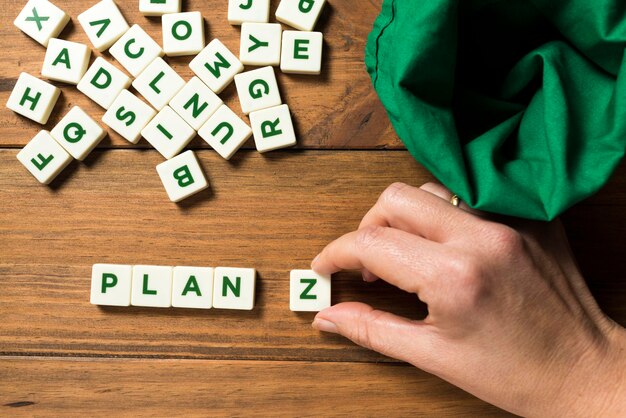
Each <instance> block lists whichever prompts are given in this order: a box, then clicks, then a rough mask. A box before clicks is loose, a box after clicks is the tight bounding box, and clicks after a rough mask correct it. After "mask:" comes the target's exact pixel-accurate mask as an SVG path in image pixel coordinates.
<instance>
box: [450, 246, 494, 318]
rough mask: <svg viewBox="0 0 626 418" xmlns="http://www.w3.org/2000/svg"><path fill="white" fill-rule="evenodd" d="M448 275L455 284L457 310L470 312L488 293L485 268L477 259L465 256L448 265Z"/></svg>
mask: <svg viewBox="0 0 626 418" xmlns="http://www.w3.org/2000/svg"><path fill="white" fill-rule="evenodd" d="M448 268H449V270H448V273H449V274H450V277H452V278H453V280H454V283H455V286H454V287H455V289H454V292H455V294H456V297H455V298H454V299H455V300H456V301H455V304H456V305H457V308H458V309H461V310H462V311H465V310H469V311H470V312H471V311H473V310H475V309H476V307H478V306H480V305H481V303H482V302H483V300H484V298H485V296H486V295H487V293H488V292H489V288H490V287H489V284H488V276H487V275H486V274H485V267H484V265H483V263H481V262H480V261H479V260H478V259H477V258H475V257H472V256H465V257H461V258H458V259H455V260H453V261H451V262H450V263H449V264H448Z"/></svg>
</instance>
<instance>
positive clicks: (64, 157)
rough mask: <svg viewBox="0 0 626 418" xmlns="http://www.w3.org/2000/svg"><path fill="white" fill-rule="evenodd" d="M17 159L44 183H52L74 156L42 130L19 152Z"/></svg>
mask: <svg viewBox="0 0 626 418" xmlns="http://www.w3.org/2000/svg"><path fill="white" fill-rule="evenodd" d="M17 159H18V160H19V161H20V162H21V163H22V165H23V166H24V167H26V169H27V170H28V171H30V173H31V174H32V175H33V176H34V177H35V178H36V179H37V181H39V183H42V184H50V182H51V181H52V180H54V178H55V177H56V176H57V175H59V173H60V172H61V171H63V169H64V168H65V167H67V165H68V164H69V163H70V162H71V161H72V157H71V156H70V155H69V154H68V153H67V152H66V151H65V150H64V149H63V147H62V146H61V145H59V143H58V142H57V141H55V140H54V138H52V136H51V135H50V132H48V131H40V132H39V133H38V134H37V135H35V137H34V138H33V139H31V141H30V142H29V143H28V144H26V146H25V147H24V148H22V150H21V151H20V152H18V154H17Z"/></svg>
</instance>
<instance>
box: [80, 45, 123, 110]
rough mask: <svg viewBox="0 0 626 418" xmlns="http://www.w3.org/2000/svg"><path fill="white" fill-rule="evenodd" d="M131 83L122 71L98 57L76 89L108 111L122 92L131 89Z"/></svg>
mask: <svg viewBox="0 0 626 418" xmlns="http://www.w3.org/2000/svg"><path fill="white" fill-rule="evenodd" d="M131 81H132V80H131V79H130V77H128V76H127V75H126V74H124V72H123V71H122V70H120V69H118V68H117V67H116V66H114V65H113V64H111V63H110V62H108V61H107V60H105V59H104V58H102V57H98V58H96V60H95V61H94V63H93V64H92V65H91V67H89V69H88V70H87V72H86V73H85V75H84V76H83V78H82V79H81V80H80V82H79V83H78V86H76V87H77V88H78V91H80V92H81V93H83V94H84V95H85V96H87V97H89V98H90V99H91V100H93V101H94V102H96V103H97V104H98V105H99V106H101V107H103V108H104V109H108V108H109V107H111V105H112V104H113V102H114V101H115V99H116V98H117V96H118V95H119V94H120V93H121V91H122V90H124V89H127V88H129V87H130V83H131Z"/></svg>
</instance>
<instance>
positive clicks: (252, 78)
mask: <svg viewBox="0 0 626 418" xmlns="http://www.w3.org/2000/svg"><path fill="white" fill-rule="evenodd" d="M235 85H236V86H237V94H238V95H239V103H240V104H241V111H242V112H243V113H244V114H246V115H247V114H249V113H250V112H254V111H257V110H263V109H267V108H268V107H275V106H278V105H280V104H282V100H281V98H280V92H279V91H278V83H277V82H276V74H275V73H274V67H263V68H259V69H257V70H252V71H248V72H245V73H241V74H237V75H236V76H235Z"/></svg>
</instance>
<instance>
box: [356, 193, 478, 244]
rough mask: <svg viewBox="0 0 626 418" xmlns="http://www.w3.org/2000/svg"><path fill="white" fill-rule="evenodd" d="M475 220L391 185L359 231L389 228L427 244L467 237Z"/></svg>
mask: <svg viewBox="0 0 626 418" xmlns="http://www.w3.org/2000/svg"><path fill="white" fill-rule="evenodd" d="M477 220H478V218H476V217H474V216H472V215H470V214H469V213H467V212H466V211H463V210H459V208H457V207H455V206H454V205H452V204H450V202H449V201H446V200H443V199H441V198H440V197H438V196H436V195H434V194H432V193H430V192H428V191H426V190H422V189H418V188H416V187H411V186H408V185H406V184H402V183H394V184H392V185H391V186H389V187H388V188H387V189H386V190H385V191H384V192H383V194H382V195H381V196H380V198H379V199H378V201H377V202H376V204H375V205H374V207H372V209H370V211H369V212H368V213H367V214H366V215H365V217H363V220H362V221H361V225H360V226H359V228H365V227H368V226H391V227H393V228H397V229H401V230H403V231H407V232H410V233H413V234H417V235H420V236H422V237H425V238H427V239H429V240H431V241H437V242H445V241H448V240H451V239H453V238H458V237H462V236H465V235H467V234H471V233H472V230H473V229H476V224H475V222H476V221H477Z"/></svg>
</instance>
